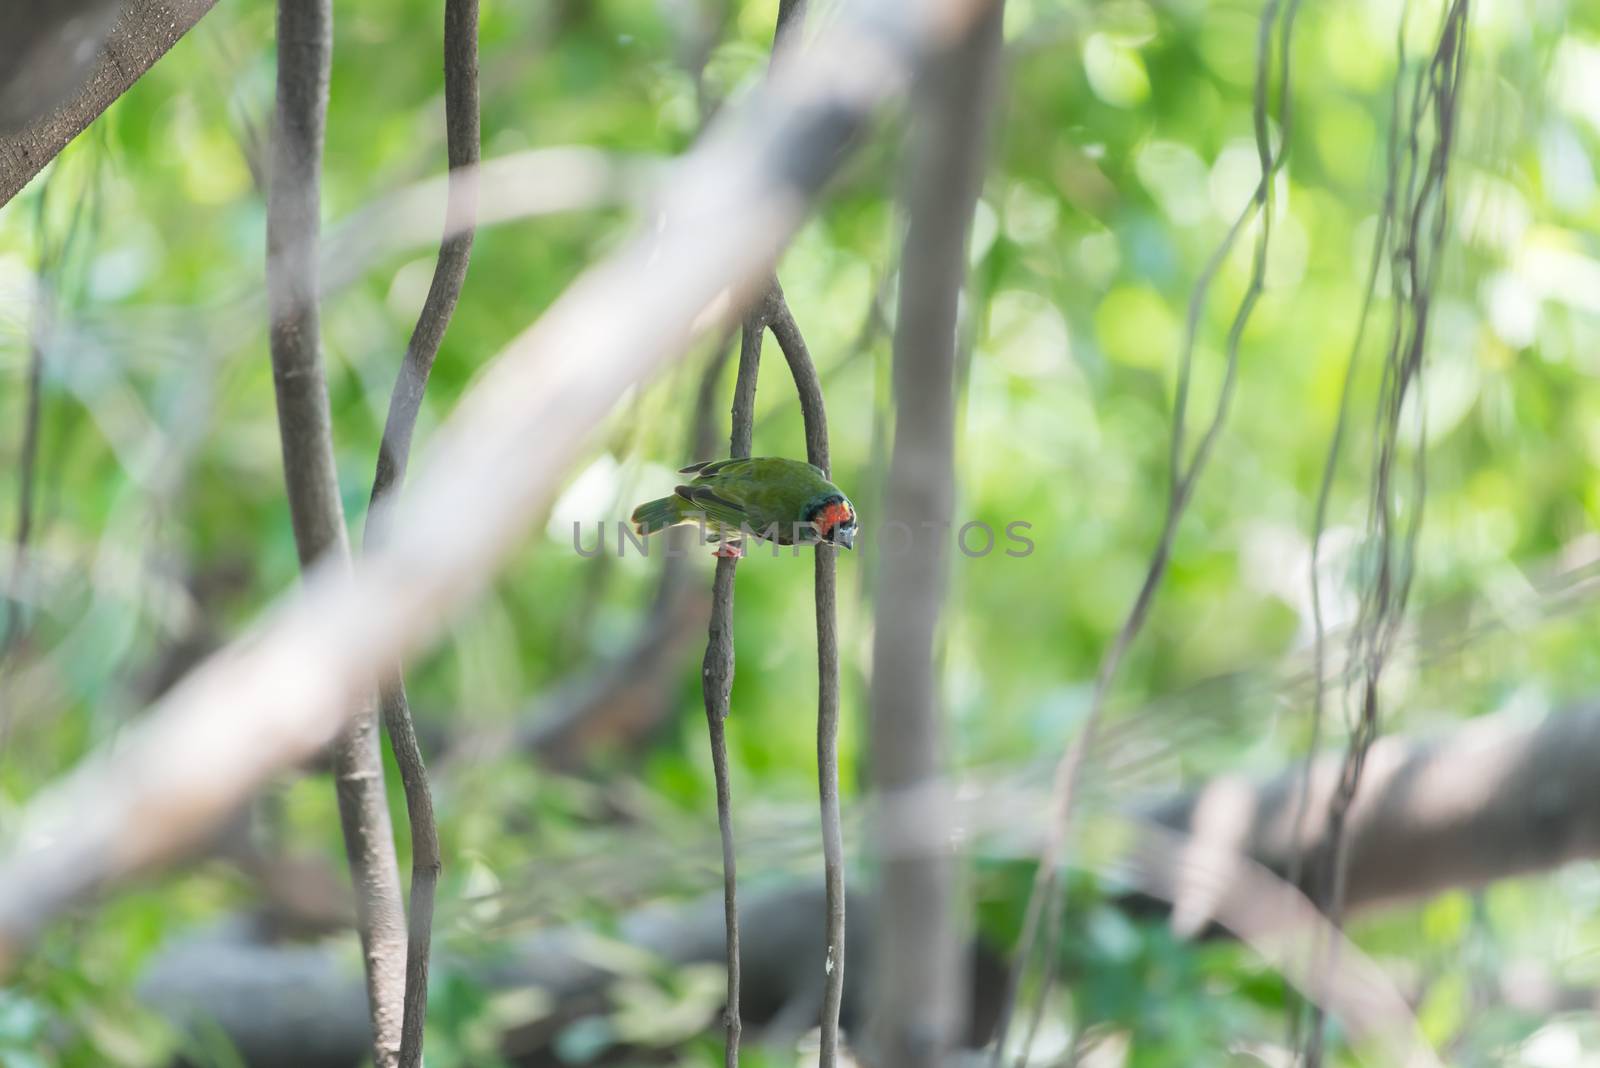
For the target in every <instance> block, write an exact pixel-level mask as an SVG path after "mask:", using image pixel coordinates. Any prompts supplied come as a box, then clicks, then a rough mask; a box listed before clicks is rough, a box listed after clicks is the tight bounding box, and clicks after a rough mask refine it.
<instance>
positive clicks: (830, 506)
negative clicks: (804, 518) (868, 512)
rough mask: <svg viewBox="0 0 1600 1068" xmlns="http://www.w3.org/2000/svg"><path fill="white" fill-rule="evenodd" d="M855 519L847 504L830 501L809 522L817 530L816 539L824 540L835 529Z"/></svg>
mask: <svg viewBox="0 0 1600 1068" xmlns="http://www.w3.org/2000/svg"><path fill="white" fill-rule="evenodd" d="M855 517H856V514H855V512H853V511H851V510H850V506H849V505H848V504H846V503H844V502H843V501H830V502H828V503H827V504H825V505H823V506H822V510H821V511H820V512H818V513H817V517H816V518H815V519H813V520H812V521H811V525H812V526H814V527H816V528H817V536H818V537H823V538H826V537H827V536H828V535H829V534H831V533H833V530H834V528H835V527H838V526H840V525H841V524H845V523H850V522H853V521H854V520H855Z"/></svg>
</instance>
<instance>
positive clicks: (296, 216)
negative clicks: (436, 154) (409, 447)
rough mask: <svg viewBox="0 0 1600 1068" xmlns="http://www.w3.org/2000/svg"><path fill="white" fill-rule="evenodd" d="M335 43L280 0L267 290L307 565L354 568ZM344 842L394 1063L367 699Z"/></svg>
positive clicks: (395, 914)
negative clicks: (335, 378)
mask: <svg viewBox="0 0 1600 1068" xmlns="http://www.w3.org/2000/svg"><path fill="white" fill-rule="evenodd" d="M332 51H333V8H332V4H331V0H279V4H278V87H277V116H276V122H275V123H274V125H273V131H272V177H271V183H270V186H269V189H268V196H267V255H268V270H267V299H268V304H269V308H270V317H271V330H270V339H269V340H270V347H271V350H272V380H273V386H274V388H275V390H276V393H277V400H278V429H279V435H280V437H281V440H282V446H283V470H284V480H285V484H286V487H287V491H288V496H289V513H290V516H291V518H292V520H293V523H294V536H295V546H296V548H297V549H298V551H299V554H300V563H301V567H302V569H308V568H310V567H311V566H312V565H313V564H315V563H317V562H318V561H320V560H330V561H333V562H334V566H338V565H341V564H342V565H343V566H344V567H346V568H348V566H349V562H350V544H349V539H348V535H347V534H346V532H345V525H344V507H343V505H342V503H341V501H340V499H339V481H338V472H337V471H336V470H335V467H334V460H333V427H332V419H331V416H330V413H329V407H328V390H327V383H326V380H325V377H324V371H323V363H322V354H321V349H320V337H319V323H318V311H317V298H316V293H317V256H316V243H317V242H316V237H317V231H318V215H319V211H320V203H321V170H322V147H323V139H324V133H325V123H326V118H327V106H328V76H329V65H330V60H331V56H332ZM333 772H334V782H335V786H336V789H337V792H338V800H339V822H340V824H341V826H342V827H343V831H344V842H345V854H346V856H347V857H348V859H349V862H350V874H351V878H352V880H353V881H354V883H355V887H356V914H357V919H358V928H359V930H360V933H361V947H362V952H363V956H364V961H365V965H366V980H367V999H368V1010H369V1012H370V1014H371V1018H372V1043H373V1061H374V1063H375V1064H376V1065H377V1066H378V1068H388V1066H390V1065H393V1064H394V1063H395V1058H396V1055H397V1052H398V1050H399V1046H400V1027H401V1013H402V1011H403V1010H402V1005H403V994H404V989H405V952H406V950H405V940H406V936H405V912H404V909H403V908H402V906H401V903H400V873H399V869H398V866H397V865H396V863H395V856H394V832H393V829H392V827H391V825H390V821H389V803H388V798H387V797H386V796H385V792H384V785H383V760H382V758H381V756H380V755H379V752H378V724H377V717H376V710H375V709H374V707H373V702H372V701H371V700H370V699H369V700H367V701H364V702H362V704H361V707H360V709H359V710H358V711H357V712H356V714H355V715H354V716H353V717H352V719H351V721H350V723H349V724H348V726H347V727H346V729H345V730H344V731H343V733H342V734H341V735H340V736H339V738H338V740H337V741H336V742H335V743H334V747H333Z"/></svg>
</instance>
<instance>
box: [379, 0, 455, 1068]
mask: <svg viewBox="0 0 1600 1068" xmlns="http://www.w3.org/2000/svg"><path fill="white" fill-rule="evenodd" d="M444 107H445V136H446V140H447V143H448V155H449V160H450V192H449V198H448V201H447V205H446V208H445V228H444V232H445V235H446V236H445V238H444V240H443V241H442V242H441V243H440V245H439V256H438V259H437V261H436V262H435V264H434V269H433V281H432V283H431V284H430V285H429V287H428V295H427V297H426V298H425V299H424V300H423V302H422V311H421V312H420V313H419V314H418V316H417V324H416V327H415V328H414V329H413V330H412V332H411V341H410V343H409V344H408V345H407V346H406V354H405V358H404V359H403V360H402V361H401V364H400V373H399V375H398V376H397V378H396V379H395V384H394V390H393V392H392V393H391V394H390V396H389V415H388V418H387V419H386V420H385V422H384V427H383V441H382V442H381V443H380V445H379V446H378V464H377V471H376V473H375V474H374V475H373V479H372V500H371V504H370V505H369V507H368V509H367V517H368V518H367V529H366V541H367V542H368V543H371V542H372V540H373V539H374V538H381V537H382V536H383V521H384V516H385V510H386V508H387V505H388V504H389V503H390V500H391V498H392V496H393V495H395V494H398V493H399V492H400V489H401V486H402V484H403V483H404V481H405V472H406V465H407V462H408V461H409V459H410V456H411V438H412V434H413V433H414V432H415V430H416V426H417V416H418V415H419V414H420V413H421V411H422V397H423V393H424V391H425V390H426V389H427V385H428V376H429V374H430V373H431V372H432V370H433V362H434V359H435V358H436V357H437V356H438V354H439V345H440V343H441V342H443V340H444V334H445V331H446V330H447V329H448V328H449V325H450V319H451V316H452V315H453V314H454V313H455V308H456V304H457V302H458V301H459V300H460V298H461V289H462V286H463V285H464V284H465V282H466V278H467V267H468V264H469V263H470V261H471V258H472V240H473V235H474V225H473V223H474V219H475V217H476V215H477V200H478V192H477V179H476V177H475V176H474V175H473V173H472V171H471V168H473V167H475V166H476V165H477V162H478V157H479V140H480V138H479V115H478V0H445V5H444ZM378 704H379V707H380V708H381V709H382V711H383V722H384V727H385V729H386V730H387V731H388V734H389V746H390V748H391V749H393V750H394V757H395V764H396V765H397V766H398V768H399V770H400V783H401V786H402V787H403V788H404V790H405V795H406V818H407V821H408V822H409V824H410V832H411V896H410V909H409V912H408V917H407V928H406V978H405V998H404V1017H403V1021H402V1026H401V1033H400V1068H419V1066H420V1065H421V1064H422V1047H423V1034H424V1030H425V1028H426V1026H427V1018H428V956H429V951H430V949H431V946H432V941H433V906H434V898H435V895H436V893H437V890H438V885H439V871H440V868H441V866H442V863H443V858H442V857H441V855H440V852H439V828H438V825H437V823H436V822H435V820H434V814H433V795H432V792H431V791H430V789H429V786H428V769H427V765H426V764H425V763H424V761H423V758H422V747H421V746H420V745H419V744H418V743H417V730H416V724H415V723H414V722H413V721H412V718H411V705H410V702H409V701H408V700H407V699H406V687H405V675H404V672H403V671H402V669H401V668H399V667H398V666H397V667H396V668H395V670H394V672H393V673H392V674H391V675H389V677H388V678H386V679H384V681H383V683H382V685H381V686H380V687H379V691H378Z"/></svg>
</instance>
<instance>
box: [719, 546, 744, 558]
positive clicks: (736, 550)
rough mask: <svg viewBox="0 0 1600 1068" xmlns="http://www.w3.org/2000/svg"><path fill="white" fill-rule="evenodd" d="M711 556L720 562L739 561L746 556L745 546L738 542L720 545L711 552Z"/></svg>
mask: <svg viewBox="0 0 1600 1068" xmlns="http://www.w3.org/2000/svg"><path fill="white" fill-rule="evenodd" d="M711 555H712V556H715V557H716V558H717V559H719V560H737V559H739V558H740V557H741V556H743V555H744V546H743V545H740V544H739V543H738V542H730V543H729V544H727V545H719V546H717V547H716V548H715V549H713V550H712V551H711Z"/></svg>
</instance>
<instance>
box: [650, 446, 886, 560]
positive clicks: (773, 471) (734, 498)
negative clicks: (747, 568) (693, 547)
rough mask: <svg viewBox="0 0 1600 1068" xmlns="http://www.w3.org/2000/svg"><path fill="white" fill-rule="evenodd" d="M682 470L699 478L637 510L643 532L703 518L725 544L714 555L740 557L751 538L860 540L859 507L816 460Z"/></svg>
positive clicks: (849, 543)
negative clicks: (857, 518)
mask: <svg viewBox="0 0 1600 1068" xmlns="http://www.w3.org/2000/svg"><path fill="white" fill-rule="evenodd" d="M678 473H679V474H682V475H693V476H694V479H693V481H691V482H689V483H688V484H686V485H682V486H678V487H677V488H676V489H675V490H674V491H673V494H672V496H670V497H662V498H661V499H659V500H654V501H646V502H645V503H644V504H641V505H640V506H639V507H637V508H635V509H634V510H633V529H634V530H636V531H637V532H638V533H640V534H654V533H655V532H656V531H658V530H666V529H667V528H668V527H675V526H680V525H682V524H688V523H703V524H704V526H705V530H706V540H708V541H714V542H719V543H720V545H719V547H718V548H717V550H716V551H715V553H714V554H713V555H715V556H728V557H734V558H737V557H739V556H742V555H743V553H744V548H743V546H744V539H745V538H747V537H754V538H761V539H763V540H765V541H773V542H777V543H778V544H779V545H796V544H798V545H815V544H818V543H823V542H825V543H827V544H829V545H840V546H843V547H844V548H846V549H849V548H851V547H853V546H854V544H855V537H856V509H855V506H854V505H853V504H851V503H850V498H848V497H846V496H845V495H844V494H843V493H841V492H840V491H839V487H837V486H835V485H834V484H833V483H832V482H829V481H828V479H827V476H826V475H824V474H823V473H822V471H821V470H820V469H819V468H816V467H813V466H812V465H811V464H807V463H801V462H800V461H799V460H785V459H783V458H781V457H776V456H753V457H750V458H749V459H744V460H710V461H703V462H701V463H697V464H690V465H689V466H688V467H685V468H682V469H680V470H679V472H678Z"/></svg>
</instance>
